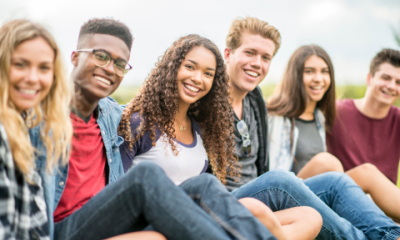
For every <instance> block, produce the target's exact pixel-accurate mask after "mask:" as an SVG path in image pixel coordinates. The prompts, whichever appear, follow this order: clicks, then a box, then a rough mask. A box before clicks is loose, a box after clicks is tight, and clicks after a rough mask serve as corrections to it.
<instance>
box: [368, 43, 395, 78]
mask: <svg viewBox="0 0 400 240" xmlns="http://www.w3.org/2000/svg"><path fill="white" fill-rule="evenodd" d="M382 63H389V64H391V65H393V66H394V67H397V68H398V67H400V51H397V50H394V49H389V48H386V49H383V50H382V51H380V52H379V53H378V54H376V56H375V57H374V58H373V59H372V61H371V65H370V66H369V73H370V74H371V75H372V76H374V75H375V73H376V72H377V71H378V69H379V66H381V64H382Z"/></svg>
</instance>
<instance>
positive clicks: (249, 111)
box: [226, 96, 259, 191]
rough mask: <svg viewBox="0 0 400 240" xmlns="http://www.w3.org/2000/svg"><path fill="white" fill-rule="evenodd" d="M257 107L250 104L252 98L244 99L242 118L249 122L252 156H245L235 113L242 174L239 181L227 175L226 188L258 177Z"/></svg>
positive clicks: (237, 145)
mask: <svg viewBox="0 0 400 240" xmlns="http://www.w3.org/2000/svg"><path fill="white" fill-rule="evenodd" d="M254 111H255V109H253V107H252V106H251V104H250V99H249V97H248V96H246V97H245V98H244V99H243V115H242V120H244V122H245V123H246V124H247V128H248V129H249V134H250V141H251V153H250V156H244V153H243V150H242V143H243V141H242V137H241V135H240V134H239V132H238V130H237V127H236V125H237V123H238V122H239V121H240V120H239V118H238V117H237V116H236V114H234V118H235V132H234V134H235V143H236V147H235V148H236V152H237V156H238V157H239V163H240V164H241V165H242V176H241V178H240V179H239V181H238V182H235V180H234V179H232V178H230V177H229V176H227V178H226V188H227V189H228V190H229V191H232V190H234V189H236V188H238V187H240V186H242V185H243V184H245V183H247V182H250V181H251V180H253V179H255V178H257V167H256V165H255V162H256V160H257V153H258V148H259V142H258V136H257V129H258V127H257V121H256V118H255V114H254Z"/></svg>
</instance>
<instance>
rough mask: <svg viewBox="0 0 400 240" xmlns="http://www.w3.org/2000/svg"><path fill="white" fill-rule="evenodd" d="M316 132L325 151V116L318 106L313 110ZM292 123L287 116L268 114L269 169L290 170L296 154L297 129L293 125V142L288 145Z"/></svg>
mask: <svg viewBox="0 0 400 240" xmlns="http://www.w3.org/2000/svg"><path fill="white" fill-rule="evenodd" d="M314 117H315V121H316V123H317V128H318V133H319V135H320V136H321V139H322V143H323V146H324V151H326V133H325V117H324V114H323V113H322V112H321V110H319V109H318V108H316V109H315V111H314ZM291 127H292V123H291V121H290V119H289V118H287V117H282V116H273V115H269V116H268V138H269V141H268V143H269V145H268V146H269V149H268V150H269V170H273V169H277V168H278V169H285V170H288V171H290V170H292V167H293V162H294V156H295V154H296V152H295V150H296V145H297V138H298V135H299V130H298V129H297V127H296V126H295V127H294V132H293V144H292V146H290V145H291V144H290V132H291Z"/></svg>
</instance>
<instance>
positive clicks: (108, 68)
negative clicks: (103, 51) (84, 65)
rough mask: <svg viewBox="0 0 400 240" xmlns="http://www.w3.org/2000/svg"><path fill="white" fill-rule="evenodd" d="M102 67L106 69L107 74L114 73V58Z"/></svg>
mask: <svg viewBox="0 0 400 240" xmlns="http://www.w3.org/2000/svg"><path fill="white" fill-rule="evenodd" d="M103 69H104V70H105V71H106V73H107V75H114V74H115V69H114V60H111V61H110V62H109V63H108V64H107V66H104V67H103Z"/></svg>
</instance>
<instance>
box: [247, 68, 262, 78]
mask: <svg viewBox="0 0 400 240" xmlns="http://www.w3.org/2000/svg"><path fill="white" fill-rule="evenodd" d="M244 72H245V73H247V74H249V75H250V76H252V77H258V76H259V75H260V74H258V73H256V72H252V71H247V70H245V71H244Z"/></svg>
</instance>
